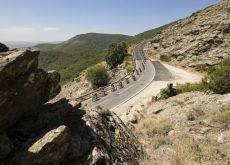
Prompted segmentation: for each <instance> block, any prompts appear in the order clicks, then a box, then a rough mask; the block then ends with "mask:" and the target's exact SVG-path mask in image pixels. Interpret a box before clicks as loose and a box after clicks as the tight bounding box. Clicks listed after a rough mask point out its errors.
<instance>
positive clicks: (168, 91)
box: [160, 87, 177, 100]
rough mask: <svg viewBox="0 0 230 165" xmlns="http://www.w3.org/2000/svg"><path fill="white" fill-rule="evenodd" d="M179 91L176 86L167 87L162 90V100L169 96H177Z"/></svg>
mask: <svg viewBox="0 0 230 165" xmlns="http://www.w3.org/2000/svg"><path fill="white" fill-rule="evenodd" d="M176 95H177V91H176V89H175V88H169V87H167V88H165V89H162V90H161V97H160V100H164V99H168V98H169V97H172V96H176Z"/></svg>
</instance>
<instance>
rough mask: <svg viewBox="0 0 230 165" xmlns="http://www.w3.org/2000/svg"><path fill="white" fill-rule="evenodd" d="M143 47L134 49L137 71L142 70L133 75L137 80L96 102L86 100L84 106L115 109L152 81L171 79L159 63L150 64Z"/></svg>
mask: <svg viewBox="0 0 230 165" xmlns="http://www.w3.org/2000/svg"><path fill="white" fill-rule="evenodd" d="M143 47H144V44H143V43H141V44H138V45H137V46H136V47H135V48H134V59H135V61H136V66H137V70H139V68H141V69H142V72H140V75H137V73H135V76H136V77H137V80H136V81H133V80H130V83H129V84H125V85H124V88H122V89H117V91H115V92H113V93H109V94H108V95H106V96H105V97H102V98H100V100H98V101H96V102H92V101H91V100H88V101H87V102H86V104H87V105H88V106H89V107H97V106H101V107H103V108H106V109H110V110H112V109H115V108H116V107H117V106H120V105H121V104H123V103H125V102H127V101H129V100H130V99H132V98H133V97H135V96H136V95H137V94H139V93H140V92H141V91H143V90H144V89H145V88H147V87H148V86H149V85H150V84H151V83H152V82H153V81H154V80H155V81H160V80H166V79H170V78H172V74H171V73H170V72H169V71H168V70H167V69H166V68H165V67H164V66H163V65H162V64H161V63H160V62H157V61H154V62H152V61H150V60H148V59H147V58H146V56H145V54H144V52H143ZM144 61H146V62H145V70H144V69H143V63H144Z"/></svg>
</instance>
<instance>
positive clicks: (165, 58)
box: [160, 55, 172, 62]
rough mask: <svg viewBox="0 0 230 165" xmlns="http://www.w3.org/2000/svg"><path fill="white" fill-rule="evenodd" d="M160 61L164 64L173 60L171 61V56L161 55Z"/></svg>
mask: <svg viewBox="0 0 230 165" xmlns="http://www.w3.org/2000/svg"><path fill="white" fill-rule="evenodd" d="M160 60H161V61H164V62H170V61H171V60H172V59H171V57H170V56H167V55H161V56H160Z"/></svg>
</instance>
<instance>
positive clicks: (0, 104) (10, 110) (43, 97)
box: [0, 49, 60, 132]
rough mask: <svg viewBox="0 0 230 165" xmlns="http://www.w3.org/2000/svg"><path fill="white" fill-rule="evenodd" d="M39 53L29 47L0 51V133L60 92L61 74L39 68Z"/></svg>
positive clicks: (34, 111)
mask: <svg viewBox="0 0 230 165" xmlns="http://www.w3.org/2000/svg"><path fill="white" fill-rule="evenodd" d="M38 55H39V51H37V50H30V49H21V50H15V51H12V52H6V53H2V54H0V86H1V88H0V100H1V101H0V132H2V131H4V130H5V129H7V128H9V127H10V126H12V125H13V124H14V123H16V122H17V121H18V120H19V119H20V118H21V117H22V116H23V115H30V114H33V115H35V114H36V113H37V110H39V107H40V106H41V105H42V104H44V103H45V102H47V101H49V100H50V99H51V98H53V97H54V96H56V95H57V94H58V93H59V92H60V85H59V81H60V75H59V74H58V73H56V72H55V71H53V72H48V73H47V72H45V71H44V70H42V69H38Z"/></svg>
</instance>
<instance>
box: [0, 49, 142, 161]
mask: <svg viewBox="0 0 230 165" xmlns="http://www.w3.org/2000/svg"><path fill="white" fill-rule="evenodd" d="M38 55H39V51H38V50H33V49H20V50H17V49H16V50H14V51H10V52H5V53H1V54H0V61H1V68H0V86H1V88H0V165H49V164H52V165H82V164H87V165H96V164H134V165H135V164H138V158H139V157H140V156H141V148H139V143H138V141H137V139H136V138H135V136H134V135H133V133H132V132H131V131H130V130H129V129H128V128H127V127H126V126H125V125H124V123H123V122H122V121H121V120H120V119H119V118H118V117H117V115H116V114H114V113H112V112H109V111H104V110H102V109H99V110H91V111H84V110H80V109H78V108H77V107H74V106H72V105H70V104H69V101H68V100H67V99H65V98H64V99H61V100H59V101H56V102H54V101H52V102H47V101H49V100H50V99H52V98H53V97H55V96H56V95H57V94H58V92H59V91H60V86H59V81H60V76H59V74H58V73H57V72H55V71H51V72H45V71H44V70H42V69H38V68H37V66H38V58H37V57H38Z"/></svg>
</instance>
